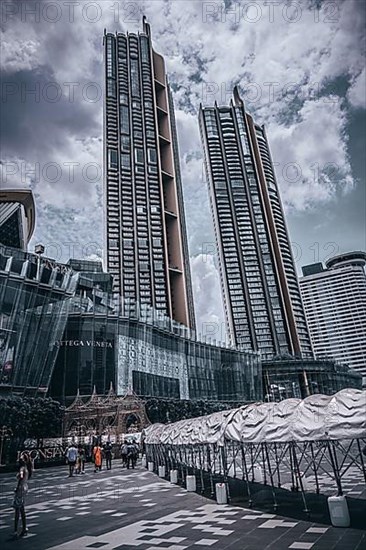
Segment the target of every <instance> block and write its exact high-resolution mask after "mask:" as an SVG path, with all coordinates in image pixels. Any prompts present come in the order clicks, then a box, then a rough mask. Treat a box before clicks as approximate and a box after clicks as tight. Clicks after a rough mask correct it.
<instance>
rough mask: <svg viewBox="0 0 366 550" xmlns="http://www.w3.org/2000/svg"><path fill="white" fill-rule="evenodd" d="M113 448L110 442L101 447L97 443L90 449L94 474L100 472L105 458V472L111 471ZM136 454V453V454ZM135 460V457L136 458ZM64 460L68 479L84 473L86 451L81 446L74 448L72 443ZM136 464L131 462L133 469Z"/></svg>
mask: <svg viewBox="0 0 366 550" xmlns="http://www.w3.org/2000/svg"><path fill="white" fill-rule="evenodd" d="M112 451H113V447H112V444H111V442H110V441H107V442H106V443H105V444H104V445H103V446H101V444H100V443H99V442H98V443H96V445H94V446H93V447H92V449H91V458H92V461H93V462H94V472H95V473H97V472H100V471H101V469H102V465H103V458H105V462H106V467H107V470H111V469H112V458H113V452H112ZM137 454H138V453H137ZM136 458H137V456H136ZM66 459H67V462H68V465H69V477H72V476H73V475H74V473H75V474H84V473H85V462H86V450H85V447H83V446H82V445H78V447H76V446H75V445H74V444H73V443H71V445H70V446H69V447H68V449H67V451H66ZM135 464H136V462H135V461H134V462H133V467H134V466H135Z"/></svg>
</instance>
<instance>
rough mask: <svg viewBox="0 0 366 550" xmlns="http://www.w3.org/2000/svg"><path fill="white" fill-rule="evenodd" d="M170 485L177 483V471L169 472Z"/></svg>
mask: <svg viewBox="0 0 366 550" xmlns="http://www.w3.org/2000/svg"><path fill="white" fill-rule="evenodd" d="M170 483H175V484H177V483H178V470H170Z"/></svg>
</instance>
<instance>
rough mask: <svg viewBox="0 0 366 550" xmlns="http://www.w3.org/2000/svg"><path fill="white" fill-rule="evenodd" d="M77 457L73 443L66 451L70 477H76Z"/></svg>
mask: <svg viewBox="0 0 366 550" xmlns="http://www.w3.org/2000/svg"><path fill="white" fill-rule="evenodd" d="M77 456H78V451H77V448H76V447H75V445H74V444H73V443H71V445H70V447H69V448H68V449H67V451H66V458H67V462H68V464H69V477H72V476H73V475H74V468H75V464H76V459H77Z"/></svg>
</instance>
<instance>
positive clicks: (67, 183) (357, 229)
mask: <svg viewBox="0 0 366 550" xmlns="http://www.w3.org/2000/svg"><path fill="white" fill-rule="evenodd" d="M1 10H2V11H1V43H2V49H1V69H2V105H1V107H2V119H1V167H0V168H1V169H2V173H1V186H2V187H3V188H5V187H10V186H14V185H15V186H17V187H31V188H32V189H33V191H34V193H35V197H36V201H37V227H36V234H35V237H34V239H33V243H32V245H33V244H35V242H37V241H41V242H43V243H44V244H45V245H46V251H47V254H48V255H49V256H51V257H54V258H57V259H59V260H67V259H68V258H69V257H70V256H74V257H80V256H81V257H88V256H93V255H95V254H97V255H101V254H102V248H103V210H102V204H103V189H102V170H101V162H102V112H103V109H102V74H103V66H102V62H103V57H102V36H103V29H104V28H107V29H108V30H110V31H115V30H119V31H123V30H129V31H131V32H133V31H138V30H139V29H141V18H142V14H143V13H144V14H146V16H147V17H148V20H149V22H150V23H151V27H152V34H153V41H154V46H155V49H156V50H157V51H159V52H160V53H162V54H163V55H164V56H165V59H166V63H167V68H168V72H169V75H170V82H171V84H172V88H173V91H174V100H175V107H176V117H177V123H178V133H179V145H180V155H181V167H182V174H183V184H184V196H185V207H186V216H187V224H188V233H189V244H190V255H191V266H192V273H193V281H194V291H195V298H196V310H197V317H198V321H199V324H201V323H204V322H209V321H217V322H218V323H221V321H222V305H221V298H220V291H219V285H218V277H217V270H216V260H215V252H214V247H213V230H212V223H211V217H210V212H209V208H208V198H207V190H206V184H205V179H204V175H203V169H202V154H201V146H200V140H199V134H198V125H197V110H198V107H199V104H200V102H202V103H203V104H205V105H209V104H212V103H213V101H215V100H216V101H217V102H218V103H221V104H224V103H227V102H228V101H229V99H230V94H231V90H232V87H233V85H235V84H238V85H239V87H240V89H241V93H242V96H243V97H244V99H245V102H246V106H247V109H248V110H249V111H250V112H251V113H253V114H254V115H255V116H256V119H257V120H258V121H259V122H260V123H264V124H266V126H267V132H268V136H269V140H270V145H271V148H272V153H273V157H274V160H275V162H276V163H277V166H276V172H277V177H278V180H279V184H280V187H281V191H282V198H283V201H284V204H285V208H286V212H287V219H288V224H289V229H290V235H291V240H292V243H293V248H294V253H295V257H296V261H297V267H298V269H300V267H301V266H302V265H304V264H306V263H311V262H314V261H322V260H324V259H326V258H327V257H329V256H331V255H332V254H335V253H338V252H342V251H348V250H352V249H365V247H366V243H365V156H364V150H365V136H364V133H363V130H364V122H365V33H364V29H365V2H364V1H363V0H345V1H342V0H336V1H325V0H323V1H321V0H301V1H300V0H298V1H297V2H288V1H284V0H277V1H271V0H268V1H264V0H257V1H256V2H249V1H241V2H237V3H236V2H232V1H231V0H226V1H225V2H222V3H221V2H216V1H210V2H204V1H194V0H184V1H179V0H178V1H177V0H173V1H169V0H168V1H163V0H149V1H148V0H146V1H143V2H124V1H121V2H117V1H113V2H109V1H99V2H89V1H83V0H78V1H75V2H74V1H63V0H58V1H57V2H56V1H49V2H48V1H36V2H34V1H32V0H28V1H26V2H22V1H18V0H17V1H15V0H14V1H8V0H3V1H2V2H1Z"/></svg>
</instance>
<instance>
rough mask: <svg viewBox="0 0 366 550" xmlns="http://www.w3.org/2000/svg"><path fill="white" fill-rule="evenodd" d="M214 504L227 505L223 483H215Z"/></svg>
mask: <svg viewBox="0 0 366 550" xmlns="http://www.w3.org/2000/svg"><path fill="white" fill-rule="evenodd" d="M215 489H216V502H217V504H227V494H226V485H225V483H216V485H215Z"/></svg>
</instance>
